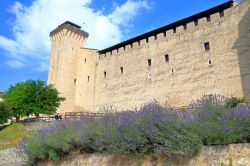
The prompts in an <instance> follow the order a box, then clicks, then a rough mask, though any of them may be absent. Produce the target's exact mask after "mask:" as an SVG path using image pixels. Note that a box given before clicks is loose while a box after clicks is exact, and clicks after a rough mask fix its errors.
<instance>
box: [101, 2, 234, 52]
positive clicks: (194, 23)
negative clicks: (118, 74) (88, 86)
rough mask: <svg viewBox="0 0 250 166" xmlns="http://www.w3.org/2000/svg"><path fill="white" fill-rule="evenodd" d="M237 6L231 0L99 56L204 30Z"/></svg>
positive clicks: (121, 44)
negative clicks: (203, 28) (200, 29)
mask: <svg viewBox="0 0 250 166" xmlns="http://www.w3.org/2000/svg"><path fill="white" fill-rule="evenodd" d="M237 4H238V3H237V2H235V1H232V0H231V1H229V2H226V3H224V4H222V5H219V6H216V7H214V8H212V9H209V10H206V11H204V12H201V13H198V14H195V15H193V16H190V17H188V18H185V19H183V20H180V21H177V22H174V23H172V24H169V25H166V26H164V27H161V28H159V29H156V30H153V31H150V32H148V33H145V34H143V35H140V36H137V37H135V38H132V39H130V40H127V41H125V42H122V43H119V44H117V45H114V46H112V47H109V48H106V49H103V50H100V51H99V54H100V56H104V57H106V56H108V55H109V54H108V52H111V53H110V55H113V52H117V53H118V54H119V53H122V52H124V51H129V50H131V49H133V48H137V47H139V46H144V45H147V44H152V43H155V42H161V41H163V40H168V39H171V38H176V36H178V35H181V34H183V33H186V32H188V31H193V30H199V28H202V27H203V26H209V24H213V23H214V22H219V21H223V19H224V18H226V17H227V16H229V15H230V13H231V10H232V8H233V7H234V6H236V5H237ZM114 50H117V51H114Z"/></svg>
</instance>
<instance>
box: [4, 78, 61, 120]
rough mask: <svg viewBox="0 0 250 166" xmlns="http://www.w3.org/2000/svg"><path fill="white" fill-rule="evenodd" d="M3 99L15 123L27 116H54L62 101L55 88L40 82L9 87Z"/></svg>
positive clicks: (30, 81) (29, 81)
mask: <svg viewBox="0 0 250 166" xmlns="http://www.w3.org/2000/svg"><path fill="white" fill-rule="evenodd" d="M4 99H5V102H6V103H7V105H8V106H9V107H10V109H11V115H12V116H13V117H15V118H16V121H17V122H18V121H19V119H20V117H24V116H28V115H35V116H36V117H39V114H48V115H51V114H54V113H55V112H56V110H57V108H58V107H59V106H60V104H61V102H62V101H63V100H64V98H63V97H60V96H59V92H58V91H57V89H56V88H54V87H53V86H51V85H46V84H45V82H43V81H41V80H36V81H34V80H28V81H26V82H21V83H17V84H16V85H15V86H11V87H10V88H9V89H8V91H7V92H6V94H5V95H4Z"/></svg>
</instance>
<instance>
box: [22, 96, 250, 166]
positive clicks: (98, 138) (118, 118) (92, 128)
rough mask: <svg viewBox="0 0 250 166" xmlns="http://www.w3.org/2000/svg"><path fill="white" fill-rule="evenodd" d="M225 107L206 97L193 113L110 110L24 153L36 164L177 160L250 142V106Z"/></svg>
mask: <svg viewBox="0 0 250 166" xmlns="http://www.w3.org/2000/svg"><path fill="white" fill-rule="evenodd" d="M225 101H226V98H224V97H221V96H209V97H205V98H203V99H201V100H199V101H197V102H196V103H195V102H194V103H193V104H192V107H190V108H192V109H188V110H187V111H178V110H176V109H173V108H170V107H165V106H162V105H161V104H159V103H157V102H153V103H149V104H146V105H145V106H143V107H141V108H140V109H139V110H131V111H125V112H120V113H111V111H109V110H108V113H107V114H105V116H103V117H101V118H100V117H89V118H87V119H83V120H78V121H55V122H53V123H52V124H51V125H50V126H49V127H47V128H43V129H41V130H39V131H38V133H37V134H36V135H34V136H33V138H31V139H29V140H28V141H26V142H25V146H23V149H24V150H25V151H26V153H27V154H28V155H29V159H30V161H31V162H32V163H34V162H36V161H39V160H45V159H51V160H58V159H60V158H62V157H66V156H72V154H79V153H94V152H99V153H111V154H131V153H133V154H137V155H144V154H152V155H158V154H165V155H166V156H168V157H170V158H173V157H179V156H189V155H194V154H195V153H197V152H199V151H200V149H201V147H202V146H203V145H217V144H229V143H239V142H246V141H249V140H250V104H243V105H239V106H238V107H235V108H232V109H231V108H227V107H226V106H224V104H223V103H225ZM194 108H195V109H194ZM112 111H113V110H112Z"/></svg>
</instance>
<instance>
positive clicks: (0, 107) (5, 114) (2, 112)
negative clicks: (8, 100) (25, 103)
mask: <svg viewBox="0 0 250 166" xmlns="http://www.w3.org/2000/svg"><path fill="white" fill-rule="evenodd" d="M9 118H10V114H9V110H8V109H7V107H6V105H5V103H4V102H0V125H1V124H5V123H7V122H8V119H9Z"/></svg>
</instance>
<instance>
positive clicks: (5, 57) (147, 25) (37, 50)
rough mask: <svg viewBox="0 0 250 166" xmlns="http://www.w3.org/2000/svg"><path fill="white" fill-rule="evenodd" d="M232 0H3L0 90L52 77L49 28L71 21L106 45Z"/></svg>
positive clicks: (93, 40)
mask: <svg viewBox="0 0 250 166" xmlns="http://www.w3.org/2000/svg"><path fill="white" fill-rule="evenodd" d="M224 2H226V0H212V1H208V0H174V1H173V0H20V1H15V0H0V22H1V24H0V73H1V77H0V91H5V90H7V89H8V87H9V86H10V85H11V84H15V83H16V82H20V81H25V80H28V79H41V80H44V81H47V72H48V71H47V66H48V62H49V49H50V40H49V32H50V31H51V30H53V28H55V27H56V26H57V25H58V24H60V23H62V22H64V21H66V20H69V21H72V22H75V23H77V24H79V25H81V26H82V28H83V29H84V30H85V31H88V32H89V33H90V38H89V41H88V43H87V46H88V47H94V48H98V49H102V48H105V47H108V46H111V45H113V44H115V43H117V42H120V41H123V40H126V39H129V38H131V37H134V36H137V35H140V34H142V33H145V32H147V31H150V30H153V29H155V28H158V27H161V26H164V25H166V24H168V23H171V22H173V21H177V20H179V19H182V18H184V17H187V16H190V15H192V14H195V13H197V12H200V11H203V10H206V9H208V8H211V7H213V6H216V5H218V4H221V3H224Z"/></svg>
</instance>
